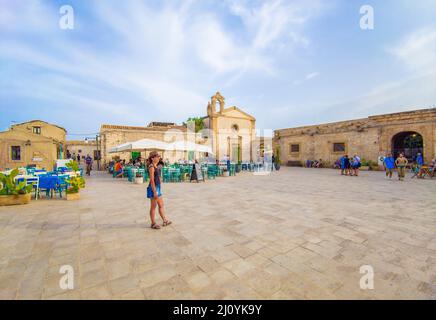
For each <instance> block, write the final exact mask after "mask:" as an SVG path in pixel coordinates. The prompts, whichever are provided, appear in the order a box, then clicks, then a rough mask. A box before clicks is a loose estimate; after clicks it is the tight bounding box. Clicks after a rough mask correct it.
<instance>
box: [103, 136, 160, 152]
mask: <svg viewBox="0 0 436 320" xmlns="http://www.w3.org/2000/svg"><path fill="white" fill-rule="evenodd" d="M167 148H168V143H166V142H162V141H159V140H152V139H141V140H138V141H134V142H127V143H123V144H120V145H118V146H116V147H114V148H111V149H110V150H109V152H110V153H115V152H125V151H143V150H146V149H156V150H167Z"/></svg>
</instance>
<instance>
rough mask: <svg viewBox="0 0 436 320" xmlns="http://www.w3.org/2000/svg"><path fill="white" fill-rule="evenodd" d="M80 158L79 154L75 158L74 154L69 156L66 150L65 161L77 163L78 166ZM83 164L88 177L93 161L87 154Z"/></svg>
mask: <svg viewBox="0 0 436 320" xmlns="http://www.w3.org/2000/svg"><path fill="white" fill-rule="evenodd" d="M80 158H81V156H80V154H77V156H76V153H75V152H73V154H72V155H71V153H70V151H69V150H67V159H71V160H74V161H77V163H78V164H80ZM84 162H85V166H86V175H88V176H90V175H91V171H92V164H93V162H94V159H92V157H91V156H90V155H89V154H87V155H86V157H85V158H84Z"/></svg>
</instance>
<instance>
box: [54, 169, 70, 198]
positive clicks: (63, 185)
mask: <svg viewBox="0 0 436 320" xmlns="http://www.w3.org/2000/svg"><path fill="white" fill-rule="evenodd" d="M68 179H70V176H69V175H67V174H63V175H59V176H58V185H57V188H56V190H57V191H58V192H59V196H60V197H61V198H62V191H63V190H65V194H66V193H67V189H68V182H67V181H66V180H68Z"/></svg>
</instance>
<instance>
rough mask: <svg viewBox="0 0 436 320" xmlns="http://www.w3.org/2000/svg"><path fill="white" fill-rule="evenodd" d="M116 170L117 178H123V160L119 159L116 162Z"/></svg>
mask: <svg viewBox="0 0 436 320" xmlns="http://www.w3.org/2000/svg"><path fill="white" fill-rule="evenodd" d="M114 170H115V174H116V176H115V178H122V177H123V174H124V169H123V164H122V162H121V160H118V162H117V163H116V164H115V167H114Z"/></svg>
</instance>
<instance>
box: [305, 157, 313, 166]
mask: <svg viewBox="0 0 436 320" xmlns="http://www.w3.org/2000/svg"><path fill="white" fill-rule="evenodd" d="M311 166H312V161H311V160H309V159H307V160H306V168H310V167H311Z"/></svg>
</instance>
